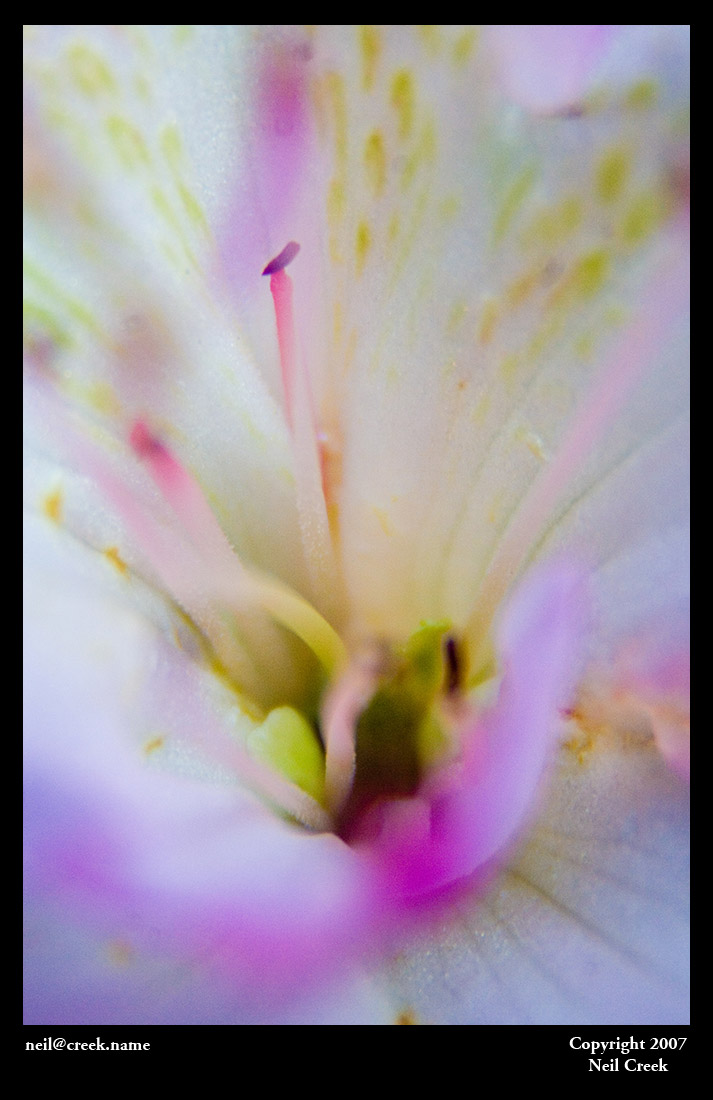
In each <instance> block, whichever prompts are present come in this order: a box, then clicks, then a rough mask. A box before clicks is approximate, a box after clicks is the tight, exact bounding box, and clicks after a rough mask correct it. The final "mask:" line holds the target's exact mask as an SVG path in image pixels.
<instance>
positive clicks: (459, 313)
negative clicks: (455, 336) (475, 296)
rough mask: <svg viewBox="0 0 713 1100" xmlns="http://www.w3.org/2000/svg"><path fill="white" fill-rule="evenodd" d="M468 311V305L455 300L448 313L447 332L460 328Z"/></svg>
mask: <svg viewBox="0 0 713 1100" xmlns="http://www.w3.org/2000/svg"><path fill="white" fill-rule="evenodd" d="M467 313H468V306H467V304H466V303H465V302H455V303H454V304H453V306H452V307H451V312H450V314H449V315H448V326H447V327H448V332H449V333H453V332H455V331H456V329H458V328H460V326H461V324H462V323H463V320H464V319H465V316H466V314H467Z"/></svg>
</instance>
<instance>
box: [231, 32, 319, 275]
mask: <svg viewBox="0 0 713 1100" xmlns="http://www.w3.org/2000/svg"><path fill="white" fill-rule="evenodd" d="M309 59H310V48H309V44H308V43H307V42H306V41H305V40H304V39H303V38H301V37H300V36H299V35H298V34H296V33H295V34H294V35H293V36H292V37H290V38H285V39H279V40H272V41H270V42H268V43H267V44H266V45H264V46H263V47H262V49H261V52H260V54H259V56H258V57H257V59H256V61H255V74H254V78H253V82H252V89H251V91H252V96H253V100H252V103H251V104H249V110H250V135H251V140H250V145H249V149H250V157H249V162H248V163H245V162H241V163H240V164H238V165H237V166H236V179H235V184H234V188H233V192H234V197H233V199H232V201H231V204H230V207H229V209H228V212H227V218H226V221H225V223H224V225H223V226H222V228H221V231H220V239H221V258H222V262H223V268H224V272H225V274H226V275H227V277H228V278H229V280H230V281H231V282H232V281H233V280H236V279H237V280H239V281H240V284H241V289H243V288H245V287H248V286H249V285H250V280H252V279H254V278H255V276H256V275H259V273H260V271H261V270H262V268H263V266H264V264H265V260H266V258H267V257H269V256H270V254H271V253H272V252H274V251H275V250H276V249H277V248H279V246H280V244H281V242H282V241H284V240H285V239H286V238H287V239H289V237H290V236H291V234H292V233H294V232H295V228H294V226H295V221H296V220H297V211H298V208H299V205H300V201H301V196H302V186H303V183H304V178H305V173H306V170H307V169H308V167H309V159H310V158H309V154H310V150H311V138H312V125H311V119H310V104H309V95H308V92H309V79H308V78H309ZM256 214H257V215H258V216H257V217H256ZM288 247H289V246H288ZM295 254H296V253H295ZM290 258H291V259H292V258H294V255H293V256H291V257H290ZM288 262H289V260H285V263H284V264H283V265H282V266H286V264H287V263H288ZM268 266H269V265H268ZM265 274H270V272H269V271H266V272H265Z"/></svg>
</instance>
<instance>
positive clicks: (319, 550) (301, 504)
mask: <svg viewBox="0 0 713 1100" xmlns="http://www.w3.org/2000/svg"><path fill="white" fill-rule="evenodd" d="M298 251H299V245H298V244H297V242H296V241H290V243H289V244H288V245H286V246H285V247H284V248H283V250H282V252H280V253H279V255H277V256H276V257H275V258H274V260H271V261H270V263H269V264H268V265H267V267H265V269H264V271H263V275H269V276H270V293H271V294H272V300H273V303H274V307H275V322H276V326H277V343H278V347H279V352H280V370H281V375H282V388H283V392H284V400H285V414H286V416H287V423H288V425H289V429H290V434H291V436H292V446H293V452H294V458H295V477H296V482H297V507H298V510H299V518H300V529H301V533H302V542H303V545H304V548H305V559H306V562H307V566H308V569H309V571H310V580H311V582H312V584H311V587H312V596H313V599H314V600H315V601H319V603H320V606H321V607H323V608H325V607H326V609H327V612H329V610H330V607H331V603H332V601H333V599H334V594H335V593H336V591H337V588H338V584H337V567H336V562H335V555H334V547H333V544H332V535H331V530H330V526H329V520H328V516H327V503H326V500H325V496H324V485H323V479H322V467H321V458H320V448H319V441H318V433H317V425H316V417H315V411H314V402H313V397H312V389H311V385H310V378H309V372H308V371H307V369H306V367H305V365H304V361H303V357H302V355H301V354H300V348H299V347H298V344H297V338H296V333H295V316H294V298H293V286H292V280H291V278H290V276H289V275H288V274H287V272H286V271H285V267H286V266H287V264H289V263H290V262H291V261H292V260H293V259H294V258H295V256H296V255H297V253H298Z"/></svg>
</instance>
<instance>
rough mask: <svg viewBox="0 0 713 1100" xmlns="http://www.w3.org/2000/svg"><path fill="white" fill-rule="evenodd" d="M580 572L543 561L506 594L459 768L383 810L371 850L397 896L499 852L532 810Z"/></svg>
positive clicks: (578, 627)
mask: <svg viewBox="0 0 713 1100" xmlns="http://www.w3.org/2000/svg"><path fill="white" fill-rule="evenodd" d="M584 607H585V597H584V593H583V588H582V579H581V575H580V574H579V573H578V572H577V571H576V570H574V569H573V568H571V567H569V566H567V565H563V564H560V565H550V566H548V567H546V568H543V569H541V570H540V571H539V572H538V573H536V574H535V575H533V576H530V577H529V578H528V579H527V581H526V582H525V583H524V584H523V586H522V587H521V588H520V590H519V591H518V593H517V594H516V595H515V596H514V597H513V599H512V601H511V603H510V605H509V607H508V610H507V614H506V615H505V617H504V620H503V622H502V624H501V628H500V632H499V641H498V652H499V656H500V665H501V667H502V669H503V670H504V675H503V679H502V683H501V685H500V690H499V694H498V699H497V702H496V703H495V704H494V706H493V707H492V709H490V710H489V711H487V712H485V713H484V714H478V715H477V717H475V718H474V719H473V720H472V721H471V723H470V724H469V727H468V728H466V729H465V730H463V731H461V737H462V738H463V743H464V746H465V749H464V754H463V759H462V761H461V763H460V766H459V768H458V769H454V770H453V771H451V773H450V774H447V775H444V776H443V777H442V780H441V790H439V791H435V792H434V793H433V794H432V795H431V796H430V797H429V795H428V792H424V797H423V798H422V799H414V800H411V801H409V802H407V803H403V802H396V803H393V804H391V805H389V806H388V807H386V808H384V809H382V811H381V819H380V825H381V834H380V837H379V840H378V842H377V845H376V850H377V852H379V854H380V856H381V857H382V858H383V859H384V868H385V872H386V874H387V877H388V879H389V881H390V882H391V884H394V883H395V884H396V890H397V891H398V892H400V893H401V894H403V895H404V896H406V897H408V896H413V895H415V894H420V893H423V892H426V891H429V890H435V889H437V888H439V887H442V886H445V885H448V884H449V883H452V882H454V881H456V880H458V879H462V878H464V877H465V876H468V875H470V874H472V873H473V872H474V871H476V870H477V869H478V868H482V867H483V866H484V865H485V864H487V863H488V861H489V860H492V858H493V857H494V856H496V855H497V854H498V853H500V852H501V851H502V849H503V848H504V847H505V846H506V845H508V844H509V843H510V842H511V841H512V840H513V838H514V836H515V835H516V834H517V832H518V831H519V830H520V829H521V828H522V826H523V823H524V822H525V820H526V819H527V817H528V815H529V814H530V812H531V810H532V807H533V804H534V802H535V799H536V795H537V792H538V790H539V787H540V783H541V781H542V777H543V773H544V771H545V768H546V764H547V760H548V757H549V755H550V752H551V750H552V748H553V744H554V737H555V733H556V729H557V719H558V712H559V709H560V708H561V707H562V706H563V705H564V704H565V703H566V701H567V699H568V697H569V693H570V691H571V690H572V687H573V677H574V674H575V672H576V671H577V666H578V663H579V658H580V648H581V632H582V629H583V626H584V622H583V620H584Z"/></svg>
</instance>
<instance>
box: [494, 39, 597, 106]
mask: <svg viewBox="0 0 713 1100" xmlns="http://www.w3.org/2000/svg"><path fill="white" fill-rule="evenodd" d="M616 30H617V27H616V25H615V24H609V23H607V24H590V25H587V24H552V25H550V24H515V25H507V26H506V25H495V26H492V27H490V29H489V34H490V36H491V41H492V44H493V47H494V49H495V54H496V57H497V60H498V69H499V75H500V79H501V82H502V84H503V87H504V89H505V91H506V93H507V94H508V95H509V96H510V97H511V98H512V99H514V100H515V102H516V103H519V104H520V105H521V106H522V107H525V108H527V109H528V110H531V111H534V112H536V113H540V112H542V113H549V112H560V111H566V110H568V109H576V108H577V107H578V105H579V104H580V102H581V100H582V98H583V97H584V96H585V95H586V93H587V91H588V90H589V84H590V81H591V77H592V75H593V72H594V70H595V68H596V65H597V64H598V62H599V61H600V60H601V59H602V58H603V56H604V54H605V53H606V50H607V48H608V47H609V45H610V43H611V41H612V39H613V37H614V34H615V32H616Z"/></svg>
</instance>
